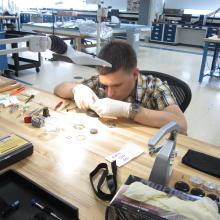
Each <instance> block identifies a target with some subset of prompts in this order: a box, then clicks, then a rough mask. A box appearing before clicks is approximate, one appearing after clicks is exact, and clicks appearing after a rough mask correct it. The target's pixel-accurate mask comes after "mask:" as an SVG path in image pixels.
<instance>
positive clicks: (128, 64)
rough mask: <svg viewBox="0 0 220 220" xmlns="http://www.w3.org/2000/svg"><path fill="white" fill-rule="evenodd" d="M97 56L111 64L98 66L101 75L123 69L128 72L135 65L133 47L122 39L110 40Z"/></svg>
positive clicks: (135, 57)
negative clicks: (110, 65) (109, 65)
mask: <svg viewBox="0 0 220 220" xmlns="http://www.w3.org/2000/svg"><path fill="white" fill-rule="evenodd" d="M98 57H99V58H100V59H103V60H105V61H107V62H109V63H111V64H112V67H111V68H110V67H101V66H99V67H98V71H99V73H100V74H101V75H106V74H109V73H112V72H115V71H117V70H119V69H123V70H125V71H127V72H130V71H131V70H132V69H133V68H135V67H136V66H137V56H136V53H135V51H134V50H133V48H132V47H131V46H130V45H129V44H128V43H126V42H123V41H111V42H109V43H108V44H106V45H105V46H104V47H103V48H102V49H101V50H100V52H99V55H98Z"/></svg>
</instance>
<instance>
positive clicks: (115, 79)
mask: <svg viewBox="0 0 220 220" xmlns="http://www.w3.org/2000/svg"><path fill="white" fill-rule="evenodd" d="M123 81H124V80H123V78H121V77H119V76H117V75H116V74H115V75H114V74H112V75H109V74H107V75H99V82H100V83H101V84H103V85H106V86H116V85H120V84H122V83H123Z"/></svg>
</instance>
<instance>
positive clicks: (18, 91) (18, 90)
mask: <svg viewBox="0 0 220 220" xmlns="http://www.w3.org/2000/svg"><path fill="white" fill-rule="evenodd" d="M24 90H25V87H24V86H22V87H20V88H18V89H16V90H15V91H13V92H11V93H10V95H17V94H19V93H21V92H23V91H24Z"/></svg>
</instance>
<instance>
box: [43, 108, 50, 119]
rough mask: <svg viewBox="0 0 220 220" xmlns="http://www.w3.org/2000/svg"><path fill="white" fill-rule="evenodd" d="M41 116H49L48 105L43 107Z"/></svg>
mask: <svg viewBox="0 0 220 220" xmlns="http://www.w3.org/2000/svg"><path fill="white" fill-rule="evenodd" d="M43 116H44V117H45V118H47V117H49V116H50V113H49V109H48V107H44V108H43Z"/></svg>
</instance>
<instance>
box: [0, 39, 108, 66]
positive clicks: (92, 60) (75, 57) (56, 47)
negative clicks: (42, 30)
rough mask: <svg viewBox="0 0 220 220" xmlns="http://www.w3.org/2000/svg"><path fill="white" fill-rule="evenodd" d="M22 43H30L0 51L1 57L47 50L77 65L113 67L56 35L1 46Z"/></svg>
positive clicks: (8, 42)
mask: <svg viewBox="0 0 220 220" xmlns="http://www.w3.org/2000/svg"><path fill="white" fill-rule="evenodd" d="M20 42H26V43H28V45H26V46H24V47H20V48H13V49H5V50H0V56H1V55H5V54H10V53H18V52H24V51H31V52H44V51H46V50H47V49H49V50H51V51H53V52H55V53H58V54H62V55H63V56H67V57H68V58H70V59H71V60H72V62H73V63H75V64H79V65H94V66H104V67H111V64H110V63H108V62H106V61H104V60H102V59H99V58H97V57H95V56H92V55H89V54H86V53H83V52H80V51H76V50H74V49H73V48H72V47H71V46H69V45H67V44H66V43H65V42H64V41H63V40H62V39H61V38H59V37H57V36H54V35H51V36H36V35H30V36H24V37H18V38H10V39H1V40H0V45H1V44H3V45H4V44H11V43H20Z"/></svg>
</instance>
